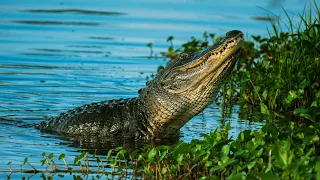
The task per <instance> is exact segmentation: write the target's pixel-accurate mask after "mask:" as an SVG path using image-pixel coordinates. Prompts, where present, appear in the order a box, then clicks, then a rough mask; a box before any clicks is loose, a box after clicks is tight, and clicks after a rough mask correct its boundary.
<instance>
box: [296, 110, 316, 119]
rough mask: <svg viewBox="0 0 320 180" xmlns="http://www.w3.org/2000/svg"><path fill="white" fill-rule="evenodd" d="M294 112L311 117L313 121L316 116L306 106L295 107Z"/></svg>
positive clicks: (307, 117)
mask: <svg viewBox="0 0 320 180" xmlns="http://www.w3.org/2000/svg"><path fill="white" fill-rule="evenodd" d="M293 113H294V114H295V115H297V116H301V117H304V118H306V119H309V120H311V121H313V122H314V121H315V120H314V118H313V117H312V116H311V115H310V114H309V110H308V109H305V108H304V107H300V108H297V109H295V110H294V111H293Z"/></svg>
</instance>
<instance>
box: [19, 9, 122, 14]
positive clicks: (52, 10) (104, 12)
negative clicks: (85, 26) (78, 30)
mask: <svg viewBox="0 0 320 180" xmlns="http://www.w3.org/2000/svg"><path fill="white" fill-rule="evenodd" d="M23 12H31V13H74V14H95V15H126V13H122V12H113V11H95V10H84V9H29V10H23Z"/></svg>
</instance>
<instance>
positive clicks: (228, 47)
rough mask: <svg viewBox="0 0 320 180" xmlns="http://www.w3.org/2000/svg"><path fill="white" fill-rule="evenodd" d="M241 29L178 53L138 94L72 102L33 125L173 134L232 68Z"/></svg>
mask: <svg viewBox="0 0 320 180" xmlns="http://www.w3.org/2000/svg"><path fill="white" fill-rule="evenodd" d="M242 43H243V34H242V32H240V31H237V30H234V31H230V32H228V33H227V34H226V37H225V38H223V39H222V40H221V41H220V42H219V43H217V44H215V45H213V46H211V47H209V48H207V49H205V50H203V51H202V52H198V53H181V54H180V56H179V57H178V58H177V59H174V60H171V61H170V62H169V63H168V65H167V66H166V67H165V69H164V70H162V71H161V72H159V73H158V74H157V76H156V77H155V78H154V79H153V80H152V81H149V82H147V86H146V87H145V88H143V89H140V90H139V97H137V98H132V99H119V100H109V101H103V102H99V103H92V104H87V105H83V106H81V107H77V108H75V109H74V110H70V111H68V112H67V113H62V114H60V115H59V116H57V117H55V118H53V119H52V120H51V121H49V122H42V123H40V124H39V125H36V128H38V129H40V130H41V131H43V132H57V133H62V134H69V135H85V136H87V135H95V136H103V137H129V138H131V137H132V138H135V139H162V138H172V137H178V136H179V134H180V128H181V127H182V126H183V125H184V124H186V123H187V122H188V121H189V120H190V119H191V118H192V117H194V116H195V115H197V114H199V113H200V112H201V111H203V109H204V108H206V107H207V106H208V105H209V104H210V103H212V101H213V99H214V97H215V96H216V94H217V92H218V91H219V88H220V85H221V83H222V81H223V80H224V79H225V78H226V77H227V76H228V75H229V74H230V72H231V71H232V69H233V67H234V65H235V63H236V60H237V56H238V54H239V51H240V47H241V46H242Z"/></svg>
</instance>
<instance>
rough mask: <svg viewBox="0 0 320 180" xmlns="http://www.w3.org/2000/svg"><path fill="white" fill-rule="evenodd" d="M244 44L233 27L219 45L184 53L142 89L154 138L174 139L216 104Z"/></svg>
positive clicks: (240, 35) (241, 36)
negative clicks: (218, 94) (199, 115)
mask: <svg viewBox="0 0 320 180" xmlns="http://www.w3.org/2000/svg"><path fill="white" fill-rule="evenodd" d="M242 44H243V33H242V32H241V31H237V30H233V31H230V32H228V33H227V34H226V36H225V37H224V38H223V39H222V40H221V41H220V42H218V43H217V44H215V45H213V46H211V47H209V48H207V49H205V50H203V51H201V52H197V53H181V54H180V56H179V57H178V58H177V59H174V60H171V61H170V62H169V63H168V64H167V66H166V67H165V68H164V69H163V70H162V71H161V72H159V73H158V74H157V76H156V78H155V79H154V80H152V81H151V82H149V83H148V84H147V87H146V88H145V89H143V90H142V91H141V92H140V98H141V99H142V101H144V103H145V106H147V107H146V115H147V116H148V118H147V119H148V120H149V126H148V131H149V133H151V134H152V136H153V137H163V138H170V137H172V136H176V135H178V134H179V129H180V128H181V127H182V126H183V125H184V124H185V123H186V122H188V121H189V120H190V119H191V118H192V117H193V116H195V115H197V114H198V113H199V112H201V111H202V110H203V109H204V108H205V107H207V106H208V105H209V104H210V103H212V101H213V98H214V96H215V95H216V93H217V92H218V91H219V89H220V84H221V82H222V81H223V80H224V79H225V78H226V77H227V76H228V75H229V74H230V73H231V71H232V69H233V67H234V65H235V63H236V61H237V57H238V54H239V51H240V47H241V46H242Z"/></svg>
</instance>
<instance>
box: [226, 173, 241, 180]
mask: <svg viewBox="0 0 320 180" xmlns="http://www.w3.org/2000/svg"><path fill="white" fill-rule="evenodd" d="M245 179H246V173H245V172H240V173H236V174H231V175H230V176H229V177H227V180H245Z"/></svg>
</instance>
